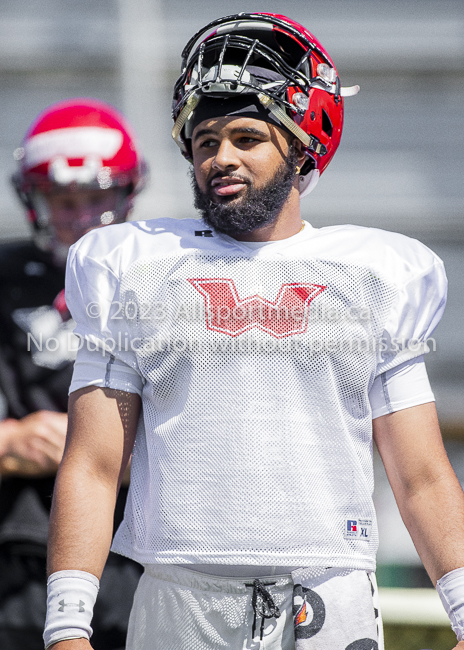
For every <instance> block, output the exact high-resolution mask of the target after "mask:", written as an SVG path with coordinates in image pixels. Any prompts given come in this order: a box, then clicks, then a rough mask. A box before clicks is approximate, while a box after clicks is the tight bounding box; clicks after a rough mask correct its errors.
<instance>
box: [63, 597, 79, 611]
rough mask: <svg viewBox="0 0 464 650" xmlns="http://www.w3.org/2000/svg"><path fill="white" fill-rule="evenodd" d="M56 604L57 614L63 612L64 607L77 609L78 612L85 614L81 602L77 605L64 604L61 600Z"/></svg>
mask: <svg viewBox="0 0 464 650" xmlns="http://www.w3.org/2000/svg"><path fill="white" fill-rule="evenodd" d="M58 604H59V607H58V611H59V612H64V608H65V607H77V608H78V609H77V611H78V612H85V607H84V605H85V602H84V601H83V600H80V601H79V603H65V602H64V598H63V600H60V602H59V603H58Z"/></svg>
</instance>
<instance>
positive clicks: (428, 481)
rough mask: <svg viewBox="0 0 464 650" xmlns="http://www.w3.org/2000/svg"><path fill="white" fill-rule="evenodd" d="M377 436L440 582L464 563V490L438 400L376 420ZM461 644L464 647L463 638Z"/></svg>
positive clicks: (418, 542)
mask: <svg viewBox="0 0 464 650" xmlns="http://www.w3.org/2000/svg"><path fill="white" fill-rule="evenodd" d="M373 431H374V440H375V442H376V444H377V448H378V450H379V453H380V456H381V458H382V461H383V464H384V466H385V470H386V472H387V476H388V480H389V482H390V485H391V487H392V490H393V493H394V495H395V499H396V502H397V504H398V508H399V510H400V513H401V516H402V518H403V521H404V523H405V525H406V527H407V529H408V531H409V533H410V535H411V537H412V540H413V542H414V545H415V547H416V549H417V552H418V553H419V555H420V558H421V560H422V562H423V563H424V566H425V568H426V570H427V572H428V574H429V576H430V578H431V580H432V582H433V584H434V585H435V584H436V582H437V580H438V579H440V578H441V577H442V576H444V575H445V574H446V573H448V572H449V571H452V570H454V569H458V568H460V567H464V493H463V491H462V488H461V485H460V484H459V481H458V479H457V478H456V475H455V473H454V471H453V468H452V467H451V464H450V462H449V459H448V456H447V454H446V451H445V448H444V445H443V441H442V437H441V433H440V428H439V425H438V418H437V412H436V409H435V404H434V403H433V402H430V403H427V404H421V405H419V406H413V407H411V408H406V409H403V410H400V411H396V412H394V413H389V414H388V415H383V416H381V417H378V418H376V419H375V420H374V421H373ZM456 648H459V650H463V649H464V641H461V642H460V643H458V645H457V646H456Z"/></svg>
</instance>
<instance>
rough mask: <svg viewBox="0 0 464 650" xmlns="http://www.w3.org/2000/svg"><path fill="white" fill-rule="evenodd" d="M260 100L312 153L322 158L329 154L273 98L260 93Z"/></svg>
mask: <svg viewBox="0 0 464 650" xmlns="http://www.w3.org/2000/svg"><path fill="white" fill-rule="evenodd" d="M258 99H259V101H260V102H261V104H262V105H263V106H264V108H267V109H268V111H270V112H271V113H272V114H273V115H275V116H276V118H277V119H278V120H279V122H280V123H281V124H283V125H284V126H285V127H286V128H287V129H288V130H289V131H291V132H292V133H293V135H294V136H295V137H296V138H298V140H301V142H302V143H303V144H304V145H305V147H308V149H310V151H314V153H317V154H320V155H321V156H323V155H324V154H326V153H327V148H326V147H325V146H324V145H323V144H321V143H320V142H318V141H317V140H316V138H313V136H312V135H308V133H306V132H305V131H303V129H302V128H300V127H299V126H298V124H296V122H294V121H293V120H292V119H291V118H290V117H289V116H288V115H287V113H286V112H285V111H284V110H283V109H282V108H280V106H279V105H278V103H277V102H276V101H275V100H274V99H272V97H269V96H268V95H265V94H264V93H259V95H258Z"/></svg>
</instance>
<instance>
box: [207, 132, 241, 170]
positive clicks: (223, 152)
mask: <svg viewBox="0 0 464 650" xmlns="http://www.w3.org/2000/svg"><path fill="white" fill-rule="evenodd" d="M212 167H213V168H214V169H217V170H219V171H225V170H226V169H238V167H240V159H239V157H238V151H237V148H236V147H235V146H234V145H233V143H232V142H231V141H230V140H228V139H227V138H224V140H222V141H221V143H220V144H219V147H218V149H217V151H216V155H215V156H214V159H213V162H212Z"/></svg>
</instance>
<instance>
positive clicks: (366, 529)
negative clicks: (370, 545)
mask: <svg viewBox="0 0 464 650" xmlns="http://www.w3.org/2000/svg"><path fill="white" fill-rule="evenodd" d="M371 533H372V519H356V518H354V517H353V519H347V520H346V521H345V534H344V537H345V539H360V540H364V541H366V542H367V541H369V540H370V538H371Z"/></svg>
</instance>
